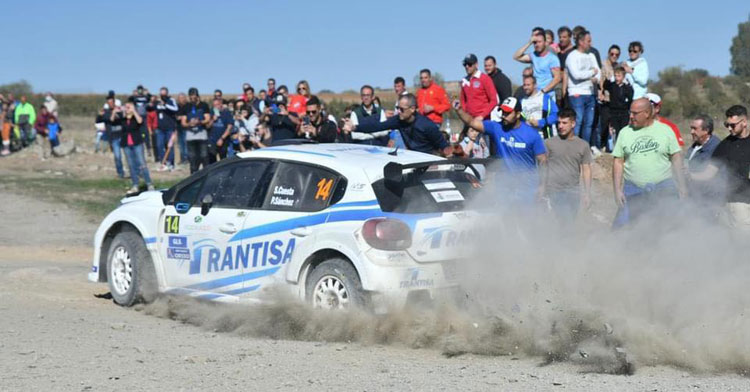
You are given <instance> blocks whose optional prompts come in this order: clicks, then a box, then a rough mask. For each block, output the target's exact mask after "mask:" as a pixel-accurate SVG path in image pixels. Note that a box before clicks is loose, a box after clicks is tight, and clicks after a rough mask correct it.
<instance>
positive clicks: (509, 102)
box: [500, 97, 521, 113]
mask: <svg viewBox="0 0 750 392" xmlns="http://www.w3.org/2000/svg"><path fill="white" fill-rule="evenodd" d="M500 110H502V111H503V112H506V113H509V112H512V111H514V110H515V111H517V112H520V111H521V101H519V100H517V99H516V97H508V98H505V100H504V101H503V103H501V104H500Z"/></svg>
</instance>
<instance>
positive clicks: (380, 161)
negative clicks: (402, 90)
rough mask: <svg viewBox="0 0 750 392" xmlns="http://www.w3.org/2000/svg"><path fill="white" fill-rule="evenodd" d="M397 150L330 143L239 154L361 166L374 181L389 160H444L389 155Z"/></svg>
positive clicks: (401, 152)
mask: <svg viewBox="0 0 750 392" xmlns="http://www.w3.org/2000/svg"><path fill="white" fill-rule="evenodd" d="M394 150H395V148H386V147H379V146H368V145H361V144H346V143H326V144H300V145H284V146H272V147H266V148H261V149H258V150H253V151H247V152H243V153H240V154H237V156H239V157H240V158H272V159H287V160H293V161H299V162H307V163H314V164H317V165H321V166H324V167H328V168H330V169H332V170H336V171H339V172H345V171H350V170H351V169H352V168H353V167H355V168H361V169H362V170H364V171H365V172H366V173H367V176H368V177H369V178H370V179H371V181H375V180H376V179H378V178H381V177H383V167H384V166H385V165H386V164H388V163H389V162H397V163H400V164H402V165H407V164H410V163H419V162H429V161H435V160H439V159H441V158H440V157H438V156H435V155H431V154H425V153H421V152H417V151H409V150H401V149H399V150H398V151H397V153H396V154H395V155H391V154H389V153H391V152H393V151H394Z"/></svg>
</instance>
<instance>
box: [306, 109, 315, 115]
mask: <svg viewBox="0 0 750 392" xmlns="http://www.w3.org/2000/svg"><path fill="white" fill-rule="evenodd" d="M305 113H307V114H308V115H309V116H312V115H315V114H318V111H317V110H308V111H306V112H305Z"/></svg>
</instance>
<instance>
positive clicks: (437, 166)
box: [88, 144, 481, 308]
mask: <svg viewBox="0 0 750 392" xmlns="http://www.w3.org/2000/svg"><path fill="white" fill-rule="evenodd" d="M467 162H468V161H457V160H454V161H449V160H445V159H442V158H438V157H435V156H433V155H428V154H422V153H418V152H413V151H393V150H392V149H387V148H381V147H372V146H363V145H350V144H311V145H285V146H275V147H269V148H264V149H260V150H256V151H252V152H246V153H241V154H239V155H238V156H237V157H235V158H232V159H228V160H224V161H222V162H219V163H217V164H215V165H212V166H210V167H208V168H206V169H205V170H202V171H200V172H198V173H195V174H194V175H192V176H190V177H188V178H186V179H185V180H183V181H181V182H180V183H179V184H177V185H175V186H173V187H172V188H170V189H168V190H165V191H150V192H144V193H141V194H139V195H137V196H132V197H128V198H125V199H123V201H122V204H121V205H120V206H119V207H118V208H117V209H115V210H114V211H112V212H111V213H110V214H109V215H108V216H107V217H106V218H105V219H104V221H103V222H102V223H101V225H100V226H99V229H98V230H97V231H96V235H95V238H94V259H93V265H92V267H91V272H90V273H89V275H88V278H89V280H91V281H93V282H108V284H109V288H110V291H111V294H112V297H113V298H114V300H115V302H116V303H118V304H120V305H125V306H129V305H131V304H133V303H135V302H136V301H139V300H146V301H148V300H150V299H151V298H152V296H153V295H154V294H156V293H157V292H162V293H174V294H184V295H189V296H192V297H197V298H201V299H211V300H218V301H240V300H249V301H253V300H255V301H257V300H258V299H257V298H258V297H259V296H260V293H261V292H263V289H264V288H268V287H272V286H278V285H279V284H281V285H285V286H287V287H289V288H291V290H292V292H293V293H294V294H295V295H298V296H299V297H300V298H302V299H304V300H306V301H308V302H310V303H311V304H312V305H314V306H316V307H323V308H340V307H347V306H351V305H354V306H365V305H366V306H370V305H372V304H376V302H375V301H378V302H377V303H379V304H383V303H394V302H395V303H396V304H398V303H399V302H398V301H402V302H401V303H403V301H406V300H408V299H409V298H410V297H411V296H416V297H419V298H425V297H429V298H432V297H434V296H435V295H436V294H438V292H440V291H446V290H445V289H449V288H451V287H455V285H456V281H455V274H456V268H458V265H457V260H460V258H461V256H462V250H461V249H462V248H461V245H462V244H465V243H466V242H467V238H469V237H470V236H472V234H473V233H472V232H471V228H470V227H468V225H466V227H464V226H465V225H463V224H464V223H466V224H470V223H471V222H470V221H471V219H469V218H470V216H471V212H470V211H467V205H468V203H469V201H470V200H471V199H472V198H473V197H474V196H475V194H476V193H477V192H478V190H479V188H481V184H480V182H479V180H478V179H477V176H475V175H474V174H472V172H473V173H476V170H474V169H472V167H471V166H470V165H468V163H467ZM470 169H471V170H470ZM385 300H387V301H385ZM378 306H380V305H378Z"/></svg>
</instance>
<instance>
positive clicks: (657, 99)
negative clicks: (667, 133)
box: [645, 93, 685, 147]
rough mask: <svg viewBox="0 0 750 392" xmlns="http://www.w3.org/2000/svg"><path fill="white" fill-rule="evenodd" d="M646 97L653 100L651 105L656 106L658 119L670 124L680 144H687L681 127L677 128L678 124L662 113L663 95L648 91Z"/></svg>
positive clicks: (650, 100)
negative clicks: (683, 138)
mask: <svg viewBox="0 0 750 392" xmlns="http://www.w3.org/2000/svg"><path fill="white" fill-rule="evenodd" d="M645 97H646V98H648V100H649V102H651V105H652V106H653V107H654V114H656V121H658V122H660V123H662V124H664V125H666V126H668V127H669V128H670V129H671V130H672V132H674V135H675V137H676V138H677V143H678V144H679V145H680V147H683V146H685V141H684V140H682V134H681V133H680V128H677V125H676V124H675V123H673V122H671V121H669V120H667V119H666V118H664V117H663V116H661V115H660V113H661V97H660V96H658V95H656V94H654V93H647V94H646V95H645Z"/></svg>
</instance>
